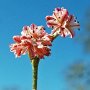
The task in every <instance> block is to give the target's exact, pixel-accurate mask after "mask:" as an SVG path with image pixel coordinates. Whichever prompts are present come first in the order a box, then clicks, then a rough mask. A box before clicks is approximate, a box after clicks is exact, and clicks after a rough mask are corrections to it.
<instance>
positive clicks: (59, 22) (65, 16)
mask: <svg viewBox="0 0 90 90" xmlns="http://www.w3.org/2000/svg"><path fill="white" fill-rule="evenodd" d="M46 20H47V26H48V27H50V28H52V29H53V30H52V33H51V34H52V35H54V36H57V35H61V36H62V37H66V36H68V35H70V37H71V38H72V37H73V36H74V31H73V29H75V28H79V26H80V25H79V23H78V22H77V21H76V19H75V17H74V16H73V15H69V13H68V11H67V9H64V8H55V11H54V12H53V15H52V16H46Z"/></svg>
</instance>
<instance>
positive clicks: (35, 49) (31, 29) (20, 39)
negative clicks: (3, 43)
mask: <svg viewBox="0 0 90 90" xmlns="http://www.w3.org/2000/svg"><path fill="white" fill-rule="evenodd" d="M13 39H14V41H15V43H14V44H11V45H10V49H11V52H14V54H15V55H16V57H19V56H21V55H24V54H26V53H28V54H29V56H30V58H31V59H32V58H35V57H38V58H39V59H42V58H44V56H49V55H50V48H49V46H51V45H52V44H51V41H52V37H51V36H50V35H49V34H48V33H46V32H45V29H44V27H43V26H37V25H35V24H31V26H24V27H23V30H22V32H21V36H14V37H13Z"/></svg>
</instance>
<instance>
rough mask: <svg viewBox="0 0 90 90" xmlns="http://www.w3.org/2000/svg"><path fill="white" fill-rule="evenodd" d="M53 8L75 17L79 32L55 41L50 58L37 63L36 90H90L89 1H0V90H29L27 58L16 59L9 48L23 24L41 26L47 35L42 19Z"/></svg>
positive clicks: (30, 82)
mask: <svg viewBox="0 0 90 90" xmlns="http://www.w3.org/2000/svg"><path fill="white" fill-rule="evenodd" d="M56 7H64V8H66V9H68V11H69V13H70V14H73V15H74V16H75V17H77V20H78V21H79V23H80V31H78V30H75V37H74V38H73V39H71V38H69V37H67V38H62V37H58V38H56V40H54V42H53V46H52V47H51V55H50V56H49V57H45V59H42V60H41V61H40V63H39V72H38V90H90V1H89V0H81V1H80V0H67V1H66V0H0V29H1V30H0V31H1V32H0V47H1V48H0V90H32V66H31V63H30V60H29V58H28V55H24V56H21V57H20V58H15V56H14V54H13V53H11V52H10V48H9V45H10V44H11V43H14V41H13V39H12V37H13V36H14V35H20V34H21V31H22V27H23V26H25V25H30V24H32V23H35V24H37V25H44V26H45V28H46V31H47V32H48V33H50V32H51V29H48V28H47V26H46V20H45V17H46V15H52V13H53V10H54V8H56Z"/></svg>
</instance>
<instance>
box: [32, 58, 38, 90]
mask: <svg viewBox="0 0 90 90" xmlns="http://www.w3.org/2000/svg"><path fill="white" fill-rule="evenodd" d="M31 62H32V90H37V77H38V64H39V59H38V58H35V59H33V60H32V61H31Z"/></svg>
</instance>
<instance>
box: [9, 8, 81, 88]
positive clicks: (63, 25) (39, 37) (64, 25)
mask: <svg viewBox="0 0 90 90" xmlns="http://www.w3.org/2000/svg"><path fill="white" fill-rule="evenodd" d="M46 21H47V26H48V27H49V28H51V29H52V31H51V33H50V34H48V33H47V32H46V31H45V28H44V26H37V25H35V24H31V25H30V26H24V27H23V30H22V32H21V35H20V36H19V35H17V36H14V37H13V39H14V41H15V43H14V44H11V45H10V50H11V52H14V54H15V55H16V57H20V56H21V55H24V54H26V53H28V55H29V57H30V60H31V63H32V70H33V84H32V85H33V86H32V90H37V73H38V64H39V61H40V59H43V58H44V57H45V56H49V55H50V46H52V41H53V40H54V39H55V38H56V37H57V36H59V35H60V36H61V37H66V36H70V38H72V37H74V31H73V30H74V29H75V28H79V26H80V25H79V23H78V22H77V21H76V19H75V17H74V16H73V15H69V13H68V11H67V9H64V8H55V10H54V12H53V14H52V16H46Z"/></svg>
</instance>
